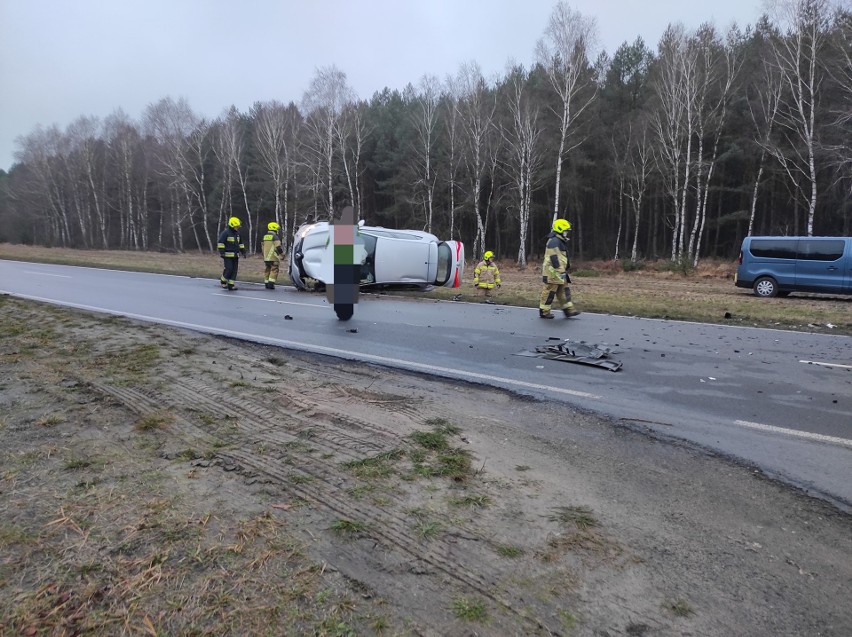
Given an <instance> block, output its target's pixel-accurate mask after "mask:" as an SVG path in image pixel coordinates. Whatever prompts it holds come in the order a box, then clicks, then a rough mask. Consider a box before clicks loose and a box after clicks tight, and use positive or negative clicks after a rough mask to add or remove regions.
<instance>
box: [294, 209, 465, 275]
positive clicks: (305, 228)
mask: <svg viewBox="0 0 852 637" xmlns="http://www.w3.org/2000/svg"><path fill="white" fill-rule="evenodd" d="M363 224H364V222H363V221H361V222H359V223H358V231H357V232H356V233H355V257H356V263H357V262H360V264H361V272H360V286H361V288H362V289H365V288H366V289H369V288H379V289H381V288H402V289H405V288H412V289H422V290H428V289H430V288H432V287H433V286H438V287H450V288H457V287H459V284H460V282H461V279H462V275H463V274H464V244H463V243H462V242H461V241H440V240H438V237H436V236H435V235H433V234H429V233H428V232H422V231H419V230H391V229H389V228H381V227H375V226H365V225H363ZM328 240H329V233H328V222H326V221H319V222H317V223H309V224H304V225H302V226H300V227H299V229H298V230H297V231H296V237H295V240H294V243H293V249H292V250H291V251H290V268H289V273H290V279H291V280H292V281H293V285H295V286H296V287H297V288H299V289H300V290H308V289H317V288H318V287H322V286H324V285H325V283H326V282H328V281H329V280H330V279H331V276H332V275H331V272H330V271H329V267H330V266H332V265H333V264H330V263H328V262H327V261H328V260H327V259H326V260H325V261H326V262H324V260H323V255H324V253H325V252H326V245H327V243H328Z"/></svg>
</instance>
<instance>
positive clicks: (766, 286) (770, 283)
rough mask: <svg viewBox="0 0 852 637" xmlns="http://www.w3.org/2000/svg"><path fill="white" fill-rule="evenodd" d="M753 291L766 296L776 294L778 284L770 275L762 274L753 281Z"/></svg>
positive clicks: (769, 296)
mask: <svg viewBox="0 0 852 637" xmlns="http://www.w3.org/2000/svg"><path fill="white" fill-rule="evenodd" d="M754 293H755V295H757V296H763V297H766V298H771V297H773V296H778V284H777V283H776V282H775V279H773V278H772V277H771V276H762V277H760V278H759V279H758V280H757V281H755V282H754Z"/></svg>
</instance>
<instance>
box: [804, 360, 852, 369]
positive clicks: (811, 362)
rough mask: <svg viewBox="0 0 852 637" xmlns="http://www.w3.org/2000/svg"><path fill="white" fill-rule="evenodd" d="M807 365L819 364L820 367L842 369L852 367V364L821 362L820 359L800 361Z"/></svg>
mask: <svg viewBox="0 0 852 637" xmlns="http://www.w3.org/2000/svg"><path fill="white" fill-rule="evenodd" d="M799 362H800V363H805V364H807V365H819V366H820V367H840V368H842V369H852V365H841V364H840V363H821V362H820V361H799Z"/></svg>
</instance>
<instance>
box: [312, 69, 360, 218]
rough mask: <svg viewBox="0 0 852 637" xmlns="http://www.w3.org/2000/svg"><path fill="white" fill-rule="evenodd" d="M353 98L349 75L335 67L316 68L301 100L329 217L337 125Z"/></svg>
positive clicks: (331, 201)
mask: <svg viewBox="0 0 852 637" xmlns="http://www.w3.org/2000/svg"><path fill="white" fill-rule="evenodd" d="M353 98H354V95H353V93H352V90H351V89H350V88H349V86H348V84H347V83H346V74H345V73H344V72H343V71H341V70H340V69H338V68H337V67H336V66H330V67H323V68H320V69H317V71H316V73H315V74H314V77H313V79H312V80H311V85H310V88H309V89H308V90H307V91H306V92H305V95H304V97H303V99H302V103H303V108H304V111H305V114H306V119H307V121H308V122H309V130H310V131H311V132H312V137H313V140H312V142H313V149H314V152H315V154H316V157H317V159H318V160H319V161H321V162H322V166H323V170H324V175H323V177H324V180H325V186H326V197H325V207H326V212H327V214H328V216H329V217H332V216H333V215H334V176H335V171H334V156H335V127H336V126H337V124H338V120H339V118H340V117H341V114H342V112H343V107H344V106H345V105H346V104H347V103H349V102H351V101H352V100H353Z"/></svg>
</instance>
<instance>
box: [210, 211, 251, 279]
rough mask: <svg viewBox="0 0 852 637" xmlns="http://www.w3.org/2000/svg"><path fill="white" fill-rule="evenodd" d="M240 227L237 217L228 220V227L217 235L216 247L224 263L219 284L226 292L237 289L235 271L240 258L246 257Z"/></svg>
mask: <svg viewBox="0 0 852 637" xmlns="http://www.w3.org/2000/svg"><path fill="white" fill-rule="evenodd" d="M240 225H242V224H241V223H240V220H239V218H238V217H231V218H230V219H228V226H227V227H226V228H225V229H224V230H222V234H220V235H219V242H218V244H217V245H216V247H217V248H218V250H219V256H220V257H222V260H223V261H224V263H225V268H224V269H223V270H222V277H221V278H220V279H219V283H220V284H221V285H222V287H223V288H224V289H226V290H236V289H237V285H236V284H237V269H238V268H239V265H240V256H246V246H245V244H244V243H243V240H242V239H241V238H240Z"/></svg>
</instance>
